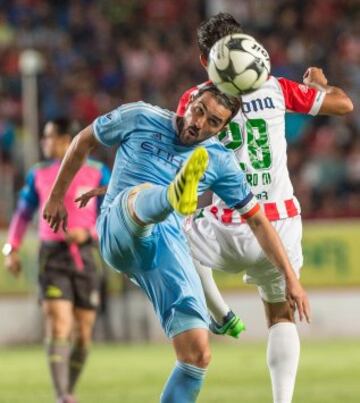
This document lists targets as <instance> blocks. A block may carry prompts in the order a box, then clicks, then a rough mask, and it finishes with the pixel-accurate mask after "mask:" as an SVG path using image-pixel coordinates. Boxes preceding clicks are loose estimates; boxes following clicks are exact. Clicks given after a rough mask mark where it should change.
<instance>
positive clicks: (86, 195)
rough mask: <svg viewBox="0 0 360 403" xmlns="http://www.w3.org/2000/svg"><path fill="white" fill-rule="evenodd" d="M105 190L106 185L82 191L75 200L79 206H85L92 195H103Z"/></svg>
mask: <svg viewBox="0 0 360 403" xmlns="http://www.w3.org/2000/svg"><path fill="white" fill-rule="evenodd" d="M106 191H107V186H99V187H97V188H95V189H91V190H89V191H88V192H86V193H83V194H82V195H81V196H79V197H78V198H77V199H75V201H76V202H77V203H79V208H83V207H85V206H86V205H87V204H88V203H89V201H90V200H91V199H92V198H93V197H98V196H103V195H104V194H105V193H106Z"/></svg>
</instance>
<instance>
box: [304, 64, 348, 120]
mask: <svg viewBox="0 0 360 403" xmlns="http://www.w3.org/2000/svg"><path fill="white" fill-rule="evenodd" d="M303 82H304V84H306V85H307V86H309V87H313V88H316V89H318V90H320V91H324V92H326V95H325V97H324V101H323V103H322V105H321V107H320V110H319V114H320V115H346V114H348V113H351V112H352V111H353V109H354V106H353V103H352V101H351V99H350V98H349V97H348V95H347V94H346V93H345V91H343V90H342V89H341V88H339V87H334V86H331V85H328V80H327V78H326V77H325V74H324V72H323V70H322V69H320V68H317V67H309V68H308V69H307V70H306V72H305V74H304V77H303Z"/></svg>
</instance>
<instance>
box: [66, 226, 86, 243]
mask: <svg viewBox="0 0 360 403" xmlns="http://www.w3.org/2000/svg"><path fill="white" fill-rule="evenodd" d="M90 237H91V236H90V233H89V231H88V230H87V229H85V228H73V229H71V230H68V232H67V233H66V236H65V239H66V241H67V242H69V243H76V244H78V245H82V244H84V243H85V242H87V241H88V240H89V239H90Z"/></svg>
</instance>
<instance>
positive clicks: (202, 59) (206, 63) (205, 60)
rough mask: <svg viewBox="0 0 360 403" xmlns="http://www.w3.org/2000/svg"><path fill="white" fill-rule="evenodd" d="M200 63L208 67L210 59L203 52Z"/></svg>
mask: <svg viewBox="0 0 360 403" xmlns="http://www.w3.org/2000/svg"><path fill="white" fill-rule="evenodd" d="M200 64H201V65H202V66H203V67H204V68H205V69H207V65H208V60H207V57H206V56H205V55H203V54H201V55H200Z"/></svg>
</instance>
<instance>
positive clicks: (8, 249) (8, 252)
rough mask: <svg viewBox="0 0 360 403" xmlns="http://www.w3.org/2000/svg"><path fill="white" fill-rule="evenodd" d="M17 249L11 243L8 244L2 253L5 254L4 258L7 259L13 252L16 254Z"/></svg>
mask: <svg viewBox="0 0 360 403" xmlns="http://www.w3.org/2000/svg"><path fill="white" fill-rule="evenodd" d="M15 250H16V249H15V248H14V247H13V246H12V245H11V243H6V244H5V245H4V246H3V248H2V250H1V252H2V254H3V256H5V257H7V256H9V255H11V253H12V252H14V251H15Z"/></svg>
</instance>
